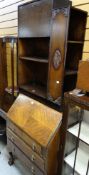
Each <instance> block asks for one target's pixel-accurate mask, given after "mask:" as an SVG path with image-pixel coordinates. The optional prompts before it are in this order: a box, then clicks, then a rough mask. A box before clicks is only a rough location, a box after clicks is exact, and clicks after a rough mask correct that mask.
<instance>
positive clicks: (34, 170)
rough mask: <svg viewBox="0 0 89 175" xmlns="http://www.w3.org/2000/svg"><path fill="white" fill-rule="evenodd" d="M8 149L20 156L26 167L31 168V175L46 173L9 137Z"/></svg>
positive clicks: (17, 156)
mask: <svg viewBox="0 0 89 175" xmlns="http://www.w3.org/2000/svg"><path fill="white" fill-rule="evenodd" d="M7 144H8V149H9V151H10V152H12V153H13V155H14V156H15V157H16V158H18V159H19V160H20V161H21V162H22V163H24V165H25V166H26V167H28V168H29V174H31V175H44V173H43V172H41V171H40V169H39V168H37V167H36V166H35V165H34V163H32V162H31V161H30V160H29V159H28V158H27V157H26V155H25V154H24V153H23V152H22V151H21V150H20V149H19V148H18V147H17V146H16V145H14V144H13V143H12V142H11V141H10V140H9V139H7Z"/></svg>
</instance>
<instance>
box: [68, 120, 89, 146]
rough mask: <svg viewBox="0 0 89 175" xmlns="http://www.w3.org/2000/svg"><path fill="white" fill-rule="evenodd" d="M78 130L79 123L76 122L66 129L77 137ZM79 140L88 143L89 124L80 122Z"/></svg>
mask: <svg viewBox="0 0 89 175" xmlns="http://www.w3.org/2000/svg"><path fill="white" fill-rule="evenodd" d="M78 131H79V124H76V125H74V126H73V127H71V128H69V129H68V132H70V133H71V134H73V135H74V136H76V137H78ZM80 140H82V141H83V142H85V143H87V144H88V145H89V124H87V123H85V122H82V124H81V132H80Z"/></svg>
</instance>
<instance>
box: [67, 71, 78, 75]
mask: <svg viewBox="0 0 89 175" xmlns="http://www.w3.org/2000/svg"><path fill="white" fill-rule="evenodd" d="M76 74H77V70H66V72H65V75H76Z"/></svg>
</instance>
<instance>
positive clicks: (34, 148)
mask: <svg viewBox="0 0 89 175" xmlns="http://www.w3.org/2000/svg"><path fill="white" fill-rule="evenodd" d="M32 149H33V151H36V145H35V143H33V146H32Z"/></svg>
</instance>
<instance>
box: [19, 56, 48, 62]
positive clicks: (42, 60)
mask: <svg viewBox="0 0 89 175" xmlns="http://www.w3.org/2000/svg"><path fill="white" fill-rule="evenodd" d="M20 59H22V60H29V61H34V62H39V63H48V59H47V58H45V59H43V58H40V57H39V58H38V57H20Z"/></svg>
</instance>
